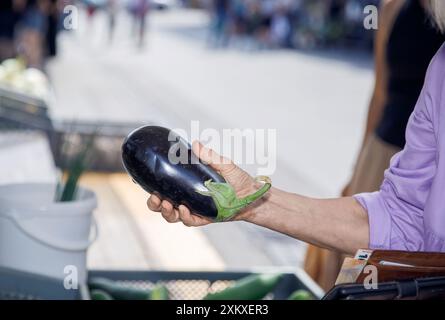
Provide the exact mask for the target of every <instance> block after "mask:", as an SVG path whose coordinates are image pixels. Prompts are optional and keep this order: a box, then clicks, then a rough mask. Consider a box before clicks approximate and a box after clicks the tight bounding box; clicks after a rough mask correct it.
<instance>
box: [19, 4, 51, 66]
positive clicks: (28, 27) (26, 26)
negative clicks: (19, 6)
mask: <svg viewBox="0 0 445 320" xmlns="http://www.w3.org/2000/svg"><path fill="white" fill-rule="evenodd" d="M49 9H50V1H49V0H27V1H26V5H25V7H24V13H23V15H22V17H21V19H20V22H19V26H18V28H19V51H20V54H21V55H23V56H24V58H25V60H26V62H27V64H28V66H30V67H35V68H43V61H44V53H45V35H46V32H47V28H48V21H47V16H48V13H49Z"/></svg>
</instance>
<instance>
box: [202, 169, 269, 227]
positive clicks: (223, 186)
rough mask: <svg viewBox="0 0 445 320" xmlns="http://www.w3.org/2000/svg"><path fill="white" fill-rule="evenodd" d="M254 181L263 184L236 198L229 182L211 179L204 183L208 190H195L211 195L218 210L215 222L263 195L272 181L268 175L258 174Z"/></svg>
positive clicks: (225, 219)
mask: <svg viewBox="0 0 445 320" xmlns="http://www.w3.org/2000/svg"><path fill="white" fill-rule="evenodd" d="M256 181H258V182H262V183H264V185H263V186H262V187H261V188H260V189H258V190H257V191H256V192H254V193H252V194H250V195H247V196H245V197H243V198H238V197H237V196H236V192H235V190H234V189H233V188H232V186H231V185H230V184H228V183H219V182H212V181H211V180H208V181H206V182H205V183H204V185H205V186H206V187H207V189H208V190H209V191H208V192H202V191H197V192H198V193H199V194H202V195H206V196H210V197H212V199H213V201H214V202H215V205H216V208H217V211H218V214H217V217H216V219H215V221H216V222H222V221H228V220H230V219H232V218H233V217H234V216H235V215H236V214H238V213H239V212H240V211H241V210H243V209H244V208H246V207H247V206H249V205H250V204H252V203H253V202H255V201H257V200H258V199H260V198H261V197H262V196H264V195H265V194H266V192H267V191H269V189H270V188H271V186H272V182H271V180H270V178H269V177H265V176H260V177H257V178H256Z"/></svg>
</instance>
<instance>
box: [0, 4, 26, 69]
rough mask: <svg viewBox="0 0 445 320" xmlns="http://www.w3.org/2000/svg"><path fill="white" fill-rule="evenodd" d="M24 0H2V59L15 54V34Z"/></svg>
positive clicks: (0, 40)
mask: <svg viewBox="0 0 445 320" xmlns="http://www.w3.org/2000/svg"><path fill="white" fill-rule="evenodd" d="M24 6H25V1H24V0H2V1H0V61H2V60H4V59H7V58H12V57H13V56H15V54H16V52H15V46H14V34H15V27H16V24H17V21H18V20H19V18H20V12H22V11H23V9H24Z"/></svg>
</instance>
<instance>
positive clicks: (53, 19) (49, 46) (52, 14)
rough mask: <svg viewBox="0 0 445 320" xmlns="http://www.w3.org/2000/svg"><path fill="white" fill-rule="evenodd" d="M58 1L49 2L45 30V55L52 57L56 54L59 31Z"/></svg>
mask: <svg viewBox="0 0 445 320" xmlns="http://www.w3.org/2000/svg"><path fill="white" fill-rule="evenodd" d="M59 17H60V12H59V7H58V0H49V7H48V18H47V30H46V54H47V55H48V56H49V57H54V56H56V54H57V42H56V38H57V33H58V30H59Z"/></svg>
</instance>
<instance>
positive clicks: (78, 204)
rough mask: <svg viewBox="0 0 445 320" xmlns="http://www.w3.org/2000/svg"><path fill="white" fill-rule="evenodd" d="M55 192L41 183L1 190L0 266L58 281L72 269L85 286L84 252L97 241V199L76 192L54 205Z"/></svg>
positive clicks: (0, 187) (87, 192)
mask: <svg viewBox="0 0 445 320" xmlns="http://www.w3.org/2000/svg"><path fill="white" fill-rule="evenodd" d="M55 189H56V187H55V185H52V184H40V183H29V184H10V185H2V186H0V266H2V267H7V268H13V269H17V270H22V271H28V272H32V273H36V274H42V275H46V276H50V277H54V278H60V279H63V278H65V277H66V276H67V275H68V274H70V276H71V277H73V276H75V275H74V274H73V270H76V271H77V276H78V280H79V283H85V281H86V277H87V270H86V252H87V249H88V247H89V246H90V245H91V243H92V242H93V241H94V240H95V239H96V237H97V226H96V223H95V221H94V218H93V214H92V213H93V210H94V209H95V208H96V206H97V200H96V196H95V194H94V193H93V192H92V191H89V190H87V189H83V188H79V190H78V193H77V200H76V201H72V202H54V194H55ZM91 230H92V231H91ZM90 233H91V234H90ZM72 266H75V268H76V269H74V268H73V267H72ZM71 279H72V278H71Z"/></svg>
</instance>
